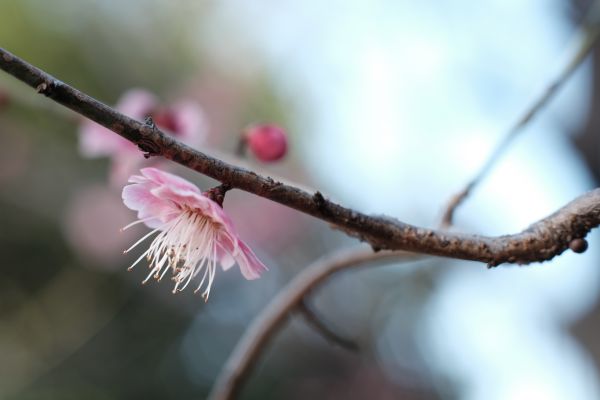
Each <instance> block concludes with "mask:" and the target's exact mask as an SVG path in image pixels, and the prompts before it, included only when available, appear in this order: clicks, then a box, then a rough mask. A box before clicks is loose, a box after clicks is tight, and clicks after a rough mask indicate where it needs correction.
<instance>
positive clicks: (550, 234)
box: [0, 48, 600, 266]
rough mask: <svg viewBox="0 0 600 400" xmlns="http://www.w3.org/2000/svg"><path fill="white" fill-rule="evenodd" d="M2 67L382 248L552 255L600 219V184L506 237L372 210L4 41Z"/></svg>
mask: <svg viewBox="0 0 600 400" xmlns="http://www.w3.org/2000/svg"><path fill="white" fill-rule="evenodd" d="M0 69H2V70H4V71H6V72H7V73H9V74H11V75H13V76H14V77H16V78H18V79H20V80H21V81H23V82H25V83H26V84H28V85H29V86H31V87H33V88H35V89H36V90H37V91H38V92H39V93H41V94H43V95H45V96H47V97H49V98H51V99H52V100H54V101H56V102H58V103H60V104H62V105H64V106H66V107H68V108H70V109H71V110H73V111H75V112H77V113H79V114H81V115H83V116H85V117H88V118H90V119H91V120H93V121H95V122H97V123H99V124H100V125H103V126H105V127H106V128H108V129H110V130H112V131H114V132H116V133H118V134H119V135H121V136H122V137H124V138H125V139H128V140H130V141H131V142H133V143H135V144H136V145H137V146H138V147H139V148H140V150H142V151H143V152H145V155H146V156H162V157H165V158H167V159H169V160H172V161H175V162H177V163H179V164H181V165H184V166H186V167H188V168H191V169H193V170H195V171H197V172H200V173H202V174H204V175H206V176H209V177H211V178H214V179H216V180H218V181H220V182H222V183H225V184H228V185H230V186H231V187H233V188H238V189H241V190H244V191H246V192H249V193H253V194H255V195H257V196H261V197H264V198H266V199H269V200H272V201H275V202H278V203H280V204H283V205H285V206H288V207H291V208H293V209H296V210H298V211H301V212H304V213H306V214H308V215H311V216H313V217H316V218H319V219H322V220H324V221H326V222H329V223H331V224H333V225H334V226H336V227H337V228H339V229H340V230H342V231H344V232H346V233H347V234H349V235H351V236H354V237H357V238H359V239H360V240H363V241H365V242H368V243H369V244H370V245H371V246H372V247H373V248H374V249H376V250H380V249H389V250H406V251H412V252H418V253H424V254H431V255H437V256H442V257H450V258H459V259H465V260H473V261H481V262H485V263H487V264H488V265H489V266H495V265H498V264H501V263H505V262H510V263H518V264H527V263H531V262H536V261H545V260H550V259H551V258H553V257H554V256H556V255H558V254H561V253H562V252H563V251H564V250H566V249H567V248H568V247H569V244H570V243H571V241H572V240H574V239H578V238H583V237H585V235H586V234H587V233H588V232H589V231H590V230H591V229H592V228H594V227H596V226H598V225H599V224H600V189H597V190H594V191H592V192H589V193H587V194H584V195H582V196H580V197H578V198H577V199H575V200H573V201H572V202H571V203H569V204H567V205H566V206H565V207H563V208H561V209H560V210H559V211H557V212H556V213H554V214H553V215H551V216H549V217H548V218H545V219H543V220H541V221H539V222H537V223H535V224H534V225H532V226H531V227H530V228H528V229H527V230H525V231H523V232H521V233H518V234H515V235H507V236H500V237H485V236H477V235H466V234H460V233H454V232H446V231H443V230H433V229H426V228H420V227H416V226H413V225H409V224H406V223H403V222H400V221H398V220H396V219H392V218H389V217H385V216H370V215H366V214H363V213H360V212H358V211H354V210H352V209H349V208H346V207H343V206H341V205H339V204H336V203H334V202H332V201H330V200H328V199H326V198H325V197H324V196H323V195H322V194H321V193H320V192H315V193H308V192H306V191H304V190H302V189H299V188H298V187H294V186H290V185H287V184H284V183H281V182H277V181H275V180H273V179H272V178H269V177H265V176H261V175H258V174H256V173H255V172H252V171H249V170H247V169H243V168H240V167H237V166H234V165H231V164H228V163H226V162H223V161H221V160H219V159H216V158H214V157H211V156H209V155H207V154H205V153H202V152H200V151H197V150H194V149H192V148H191V147H188V146H186V145H184V144H182V143H180V142H178V141H177V140H175V139H174V138H173V137H171V136H168V135H166V134H164V133H163V132H161V131H160V130H159V129H157V128H156V127H155V126H151V125H146V124H144V123H141V122H138V121H136V120H133V119H131V118H129V117H127V116H125V115H123V114H121V113H119V112H117V111H115V110H114V109H112V108H110V107H108V106H107V105H105V104H103V103H101V102H99V101H98V100H95V99H93V98H92V97H90V96H88V95H86V94H84V93H82V92H80V91H79V90H77V89H75V88H73V87H71V86H69V85H67V84H65V83H63V82H61V81H59V80H57V79H55V78H54V77H52V76H51V75H49V74H47V73H45V72H43V71H41V70H40V69H38V68H36V67H34V66H32V65H31V64H28V63H27V62H25V61H23V60H21V59H19V58H18V57H16V56H14V55H13V54H11V53H9V52H8V51H6V50H4V49H1V48H0Z"/></svg>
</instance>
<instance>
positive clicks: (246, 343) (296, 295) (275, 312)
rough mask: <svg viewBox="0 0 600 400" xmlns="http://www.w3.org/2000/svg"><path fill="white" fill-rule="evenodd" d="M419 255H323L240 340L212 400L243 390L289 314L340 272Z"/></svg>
mask: <svg viewBox="0 0 600 400" xmlns="http://www.w3.org/2000/svg"><path fill="white" fill-rule="evenodd" d="M413 257H415V255H414V254H411V253H405V252H379V253H373V252H372V251H369V250H362V249H361V250H351V251H349V250H344V251H338V252H336V253H334V254H332V255H329V256H327V257H325V258H322V259H320V260H318V261H316V262H315V263H313V264H311V265H310V266H308V267H307V268H305V269H303V270H302V272H301V273H300V274H298V276H296V277H295V278H294V279H293V280H292V281H291V282H290V283H289V284H288V285H286V286H285V287H284V288H283V289H282V290H280V291H279V294H277V296H276V297H275V298H274V299H273V300H272V301H270V302H269V304H268V305H267V306H266V307H265V309H264V310H263V311H262V312H261V313H260V314H259V315H258V316H257V317H256V318H255V319H254V321H253V322H252V324H251V325H250V327H249V328H248V329H247V330H246V331H245V332H244V335H243V336H242V338H241V339H240V340H239V341H238V344H237V345H236V347H235V349H234V350H233V352H232V354H231V355H230V356H229V359H228V360H227V361H226V362H225V366H224V367H223V369H222V370H221V373H220V375H219V377H218V378H217V381H216V383H215V385H214V386H213V389H212V392H211V394H210V395H209V397H208V398H209V399H210V400H230V399H233V398H234V397H235V396H236V394H237V393H238V392H239V390H240V388H241V386H242V385H243V384H244V382H245V381H246V379H247V377H248V375H249V373H250V372H251V369H252V367H253V366H254V365H255V364H256V362H257V360H258V357H259V356H260V354H261V353H262V352H263V350H264V348H265V346H266V345H267V343H268V342H269V340H270V339H271V338H272V337H273V335H275V333H276V332H277V331H278V330H279V329H280V328H281V327H282V326H283V323H284V322H285V320H286V318H287V316H288V315H289V314H290V312H292V311H293V310H294V309H295V308H297V307H298V306H299V305H300V304H301V302H302V299H303V298H304V296H305V295H306V294H307V293H309V292H310V291H312V290H314V289H315V288H316V287H317V286H318V285H320V284H322V283H323V282H324V281H325V280H326V279H327V278H328V277H330V276H331V275H332V274H334V273H335V272H337V271H340V270H342V269H347V268H351V267H357V266H359V265H363V264H366V263H383V262H391V261H394V260H407V259H412V258H413Z"/></svg>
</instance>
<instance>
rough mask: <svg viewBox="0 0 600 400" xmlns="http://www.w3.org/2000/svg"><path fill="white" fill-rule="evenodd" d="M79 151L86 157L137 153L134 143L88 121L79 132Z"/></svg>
mask: <svg viewBox="0 0 600 400" xmlns="http://www.w3.org/2000/svg"><path fill="white" fill-rule="evenodd" d="M79 151H80V152H81V154H82V155H83V156H84V157H90V158H93V157H102V156H112V155H115V154H124V153H128V154H129V153H133V152H137V148H136V147H135V145H133V144H132V143H130V142H128V141H127V140H125V139H123V138H122V137H121V136H119V135H117V134H116V133H114V132H111V131H110V130H108V129H106V128H104V127H103V126H101V125H98V124H97V123H95V122H92V121H89V120H86V121H84V122H83V124H82V126H81V128H80V130H79Z"/></svg>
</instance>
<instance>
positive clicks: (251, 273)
mask: <svg viewBox="0 0 600 400" xmlns="http://www.w3.org/2000/svg"><path fill="white" fill-rule="evenodd" d="M129 182H130V183H131V184H130V185H127V186H125V187H124V188H123V202H124V203H125V205H126V206H127V207H128V208H130V209H132V210H134V211H137V212H138V218H139V219H138V220H137V221H135V222H133V223H132V224H129V225H128V226H126V227H125V228H123V229H127V228H129V227H130V226H133V225H135V224H138V223H144V224H145V225H147V226H148V227H149V228H152V229H153V230H152V231H151V232H150V233H148V234H147V235H145V236H144V237H142V238H141V239H140V240H138V241H137V242H136V243H135V244H134V245H133V246H131V247H130V248H129V249H127V250H126V251H125V252H129V251H130V250H131V249H133V248H135V247H137V246H138V245H139V244H140V243H142V242H143V241H144V240H146V239H147V238H149V237H151V236H152V235H154V234H156V233H158V235H157V236H156V237H155V238H154V240H153V241H152V243H151V244H150V247H149V248H148V249H147V250H146V251H145V252H144V253H143V254H142V255H141V256H140V257H139V258H138V259H137V261H135V262H134V263H133V264H132V265H131V267H129V269H131V268H133V267H134V266H135V265H136V264H138V263H139V262H140V261H141V260H142V259H143V258H147V259H148V261H149V263H150V264H149V268H150V273H149V274H148V276H147V277H146V279H145V280H144V281H143V283H146V282H147V281H148V280H149V279H150V278H151V277H154V278H155V279H157V280H158V281H160V280H161V279H162V278H163V277H164V276H165V275H166V274H167V272H168V271H169V270H172V273H173V277H172V279H173V280H174V281H175V287H174V288H173V293H176V292H177V291H182V290H184V289H185V288H186V287H187V286H188V284H189V283H190V282H191V280H192V279H193V278H195V277H196V276H199V275H200V274H201V275H202V277H201V279H200V283H199V284H198V286H197V288H196V290H195V292H198V291H200V290H202V288H204V290H203V291H202V297H203V298H204V299H205V300H206V299H208V295H209V293H210V288H211V286H212V283H213V280H214V277H215V273H216V269H217V267H216V265H217V262H218V263H219V264H221V267H222V268H223V270H228V269H229V268H231V267H232V266H233V265H234V264H235V263H236V262H237V264H238V266H239V267H240V271H241V273H242V275H243V276H244V277H245V278H246V279H248V280H252V279H257V278H259V277H260V274H261V273H262V272H263V271H266V270H267V268H266V267H265V265H264V264H263V263H262V262H261V261H260V260H259V259H258V258H257V257H256V255H255V254H254V253H253V252H252V250H251V249H250V248H249V247H248V246H247V245H246V243H244V242H243V241H242V240H241V239H240V238H239V236H238V234H237V232H236V230H235V228H234V226H233V223H232V222H231V220H230V219H229V217H228V216H227V214H225V212H224V211H223V208H222V207H221V205H219V204H218V203H217V202H216V201H214V200H212V199H211V198H209V196H210V195H211V193H210V192H205V193H202V192H201V191H200V189H198V187H196V186H195V185H194V184H192V183H190V182H188V181H186V180H185V179H183V178H180V177H178V176H176V175H173V174H170V173H167V172H164V171H161V170H159V169H156V168H143V169H142V170H141V175H134V176H132V177H131V178H130V179H129Z"/></svg>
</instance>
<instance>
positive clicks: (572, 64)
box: [441, 27, 600, 228]
mask: <svg viewBox="0 0 600 400" xmlns="http://www.w3.org/2000/svg"><path fill="white" fill-rule="evenodd" d="M581 32H584V28H581V29H580V33H581ZM599 39H600V29H598V28H597V27H592V28H590V29H589V30H588V31H587V33H586V34H585V36H584V38H583V40H582V41H581V43H579V46H578V49H577V51H576V52H575V54H574V55H573V58H572V59H571V60H569V62H568V63H567V65H566V66H565V68H564V69H563V70H562V71H561V72H560V73H559V75H558V76H557V77H556V78H555V80H554V81H553V82H552V83H551V84H550V85H549V86H548V87H547V88H546V90H544V91H543V92H542V93H541V95H540V97H538V98H537V99H536V100H535V101H534V102H533V104H531V105H530V106H529V108H528V109H526V110H525V112H524V113H523V114H522V115H521V117H520V118H519V119H517V121H516V122H515V124H514V125H513V126H512V128H510V129H509V130H508V132H507V133H506V135H505V136H504V138H503V139H502V141H500V143H499V144H498V145H497V146H496V148H495V149H494V151H493V152H492V154H491V155H490V156H489V158H488V159H487V161H486V162H485V163H484V164H483V166H482V167H481V169H480V170H479V172H478V173H477V174H476V175H475V177H473V179H472V180H471V181H470V182H469V183H467V185H466V186H465V187H464V188H463V189H462V190H461V191H460V192H458V193H456V194H455V195H454V196H452V198H451V199H450V201H449V202H448V204H447V205H446V208H445V210H444V213H443V215H442V222H441V226H442V228H448V227H449V226H451V225H452V219H453V217H454V212H455V211H456V209H457V208H458V206H459V205H460V204H462V202H463V201H464V200H465V199H466V198H467V197H469V195H470V194H471V193H472V192H473V190H474V189H475V187H476V186H477V185H479V183H480V182H481V181H482V180H483V179H484V178H485V177H486V176H487V175H488V174H489V172H490V170H491V169H492V167H493V166H494V164H496V162H498V160H499V159H500V157H501V156H502V155H503V154H504V152H505V151H506V150H507V149H508V148H509V146H510V144H511V143H512V142H513V140H514V139H515V138H516V137H517V136H518V135H519V134H520V133H521V132H522V131H523V128H525V126H527V124H528V123H529V122H530V121H531V120H532V119H533V118H534V117H535V116H536V115H537V114H538V113H539V111H540V110H541V109H542V108H544V106H545V105H546V104H548V102H549V101H550V100H551V99H552V98H553V97H554V95H556V93H557V92H558V90H559V89H560V88H561V87H562V86H563V84H564V83H565V82H566V81H567V80H568V79H569V77H570V76H571V75H572V74H573V72H575V70H576V69H577V67H579V65H581V63H582V62H583V61H584V60H585V59H586V58H587V56H588V55H589V54H590V52H591V51H592V49H593V48H594V46H595V45H596V44H597V43H598V40H599Z"/></svg>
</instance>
